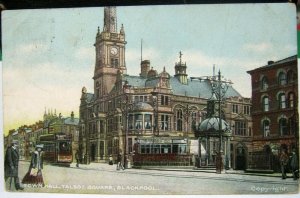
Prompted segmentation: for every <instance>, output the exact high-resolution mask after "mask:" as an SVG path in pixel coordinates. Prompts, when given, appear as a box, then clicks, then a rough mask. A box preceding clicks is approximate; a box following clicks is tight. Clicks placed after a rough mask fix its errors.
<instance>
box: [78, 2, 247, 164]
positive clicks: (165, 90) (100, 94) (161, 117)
mask: <svg viewBox="0 0 300 198" xmlns="http://www.w3.org/2000/svg"><path fill="white" fill-rule="evenodd" d="M116 22H117V15H116V8H115V7H105V8H104V27H103V30H102V32H100V29H99V28H98V32H97V35H96V42H95V45H94V46H95V51H96V62H95V70H94V76H93V80H94V90H93V91H94V93H89V92H88V91H87V89H86V88H85V87H83V88H82V95H81V99H80V100H81V103H80V121H79V126H80V138H79V139H80V143H79V149H80V152H81V154H82V158H83V159H82V160H83V161H84V162H85V163H90V162H106V161H107V160H108V157H109V156H110V155H112V156H113V158H114V159H116V156H117V154H118V153H122V154H123V156H124V157H125V158H126V159H130V160H131V162H132V163H136V162H138V163H141V162H143V163H144V165H158V164H159V163H160V162H161V161H164V162H165V164H164V165H191V164H192V163H193V162H194V160H193V159H194V157H195V156H197V155H198V151H199V144H198V143H197V139H196V138H195V129H196V128H197V127H198V125H199V124H200V122H201V121H202V120H204V119H205V118H206V106H207V100H208V99H209V98H210V97H211V96H212V84H211V81H210V79H211V78H210V77H207V78H206V79H204V80H201V81H200V80H192V79H189V78H188V74H187V73H186V70H187V64H186V63H185V62H183V61H182V54H181V53H180V56H179V61H178V62H177V63H175V74H174V76H171V75H170V74H169V73H168V72H167V71H166V69H165V68H164V69H163V71H161V72H157V71H156V70H154V69H153V67H151V64H150V60H142V61H141V65H140V71H141V72H140V75H139V76H132V75H129V74H127V69H126V64H125V52H126V50H125V45H126V40H125V29H124V26H123V25H122V26H121V28H120V30H119V31H118V30H117V23H116ZM226 98H227V99H226V108H224V110H225V112H223V113H224V115H225V116H226V118H228V119H229V120H230V123H231V122H234V119H235V118H237V119H238V120H241V119H243V120H245V126H244V128H243V129H241V130H245V132H242V133H238V134H242V136H246V139H247V141H248V139H249V137H250V136H251V133H248V126H249V127H252V125H251V123H250V118H248V117H247V116H246V118H245V117H243V116H238V115H237V112H235V113H234V114H235V115H233V113H232V106H233V105H234V104H235V105H239V106H241V108H243V106H247V107H249V108H250V105H251V101H250V99H245V98H242V96H241V95H240V94H239V93H238V92H237V91H236V90H235V89H234V88H233V87H232V86H230V87H229V89H228V90H227V93H226ZM248 113H249V112H248ZM241 114H243V113H241ZM239 115H240V114H239ZM239 129H240V128H239ZM238 139H239V138H238ZM239 141H240V142H243V145H245V146H246V147H247V146H248V145H247V141H246V143H245V141H244V140H243V138H242V140H240V139H239ZM250 143H251V141H249V145H250ZM211 144H213V142H212V143H211ZM231 144H232V145H231V148H232V149H233V150H234V149H235V144H237V142H234V141H232V143H231ZM212 148H213V145H212ZM193 156H194V157H193ZM232 157H233V158H234V156H232ZM133 158H134V159H133ZM245 163H246V162H245ZM232 164H233V165H234V163H233V161H232ZM159 165H162V164H159Z"/></svg>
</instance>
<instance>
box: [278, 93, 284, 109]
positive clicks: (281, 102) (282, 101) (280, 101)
mask: <svg viewBox="0 0 300 198" xmlns="http://www.w3.org/2000/svg"><path fill="white" fill-rule="evenodd" d="M278 101H279V108H280V109H285V108H286V99H285V94H284V93H280V94H279V95H278Z"/></svg>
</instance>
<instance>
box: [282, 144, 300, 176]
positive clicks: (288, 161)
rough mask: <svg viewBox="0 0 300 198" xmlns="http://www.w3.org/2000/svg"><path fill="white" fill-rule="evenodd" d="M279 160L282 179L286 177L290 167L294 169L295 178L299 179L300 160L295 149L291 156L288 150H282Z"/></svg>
mask: <svg viewBox="0 0 300 198" xmlns="http://www.w3.org/2000/svg"><path fill="white" fill-rule="evenodd" d="M279 160H280V165H281V173H282V179H286V177H287V175H286V173H287V171H288V169H290V170H291V171H292V174H293V178H294V180H297V179H298V178H299V162H298V158H297V154H296V152H295V150H293V152H292V155H291V156H290V157H289V156H288V154H287V152H286V150H282V152H281V154H280V157H279Z"/></svg>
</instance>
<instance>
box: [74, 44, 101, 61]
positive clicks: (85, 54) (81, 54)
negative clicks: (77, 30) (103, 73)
mask: <svg viewBox="0 0 300 198" xmlns="http://www.w3.org/2000/svg"><path fill="white" fill-rule="evenodd" d="M74 54H75V57H76V58H77V59H82V60H95V56H96V55H95V48H93V47H81V48H79V49H78V50H76V52H75V53H74Z"/></svg>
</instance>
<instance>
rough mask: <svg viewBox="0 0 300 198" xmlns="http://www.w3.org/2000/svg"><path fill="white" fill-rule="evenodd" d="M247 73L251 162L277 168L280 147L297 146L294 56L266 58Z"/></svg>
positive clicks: (286, 148)
mask: <svg viewBox="0 0 300 198" xmlns="http://www.w3.org/2000/svg"><path fill="white" fill-rule="evenodd" d="M248 73H249V74H250V75H251V82H252V105H253V108H252V119H253V153H252V160H251V166H252V167H253V168H261V169H263V168H264V169H272V170H279V169H280V167H279V161H278V155H279V153H280V151H281V150H283V149H284V150H286V151H287V152H288V153H290V152H291V151H292V150H293V149H296V150H297V151H298V150H299V118H298V70H297V56H291V57H288V58H285V59H282V60H279V61H276V62H274V61H269V62H268V64H267V65H265V66H262V67H259V68H256V69H254V70H251V71H248ZM250 159H251V158H250Z"/></svg>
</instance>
